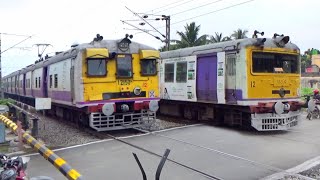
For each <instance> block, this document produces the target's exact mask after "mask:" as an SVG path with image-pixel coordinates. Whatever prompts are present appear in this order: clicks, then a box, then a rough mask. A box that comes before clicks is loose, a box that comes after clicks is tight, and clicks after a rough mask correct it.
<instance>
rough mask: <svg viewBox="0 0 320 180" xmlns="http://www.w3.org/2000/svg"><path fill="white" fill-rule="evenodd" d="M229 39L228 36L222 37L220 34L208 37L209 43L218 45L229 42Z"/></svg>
mask: <svg viewBox="0 0 320 180" xmlns="http://www.w3.org/2000/svg"><path fill="white" fill-rule="evenodd" d="M229 40H231V38H230V37H229V36H226V37H223V36H222V33H217V32H216V33H215V35H214V36H210V40H209V42H210V43H218V42H223V41H229Z"/></svg>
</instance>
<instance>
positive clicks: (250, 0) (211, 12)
mask: <svg viewBox="0 0 320 180" xmlns="http://www.w3.org/2000/svg"><path fill="white" fill-rule="evenodd" d="M252 1H255V0H249V1H244V2H241V3H238V4H234V5H231V6H227V7H224V8H221V9H217V10H214V11H210V12H207V13H204V14H200V15H197V16H194V17H191V18H187V19H184V20H181V21H177V22H173V23H171V25H175V24H179V23H181V22H184V21H188V20H190V19H195V18H198V17H201V16H205V15H208V14H213V13H216V12H219V11H222V10H226V9H230V8H233V7H236V6H240V5H243V4H247V3H249V2H252ZM163 27H165V26H160V27H156V28H158V29H159V28H163Z"/></svg>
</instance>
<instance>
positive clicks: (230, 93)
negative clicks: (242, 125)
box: [225, 53, 237, 103]
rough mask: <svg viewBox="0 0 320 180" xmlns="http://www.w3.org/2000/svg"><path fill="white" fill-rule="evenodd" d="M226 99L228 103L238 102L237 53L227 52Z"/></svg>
mask: <svg viewBox="0 0 320 180" xmlns="http://www.w3.org/2000/svg"><path fill="white" fill-rule="evenodd" d="M225 75H226V78H225V79H226V91H225V93H226V100H227V103H236V101H237V97H236V95H237V92H236V54H235V53H228V54H226V74H225Z"/></svg>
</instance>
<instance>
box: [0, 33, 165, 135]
mask: <svg viewBox="0 0 320 180" xmlns="http://www.w3.org/2000/svg"><path fill="white" fill-rule="evenodd" d="M158 59H159V51H157V50H155V49H153V48H151V47H149V46H146V45H143V44H139V43H135V42H131V40H130V38H129V36H128V35H126V37H125V38H124V39H122V40H103V38H102V36H97V38H94V40H93V41H92V42H91V43H86V44H79V45H75V46H72V48H71V49H70V50H68V51H65V52H61V53H57V54H56V55H55V56H53V57H48V58H46V59H45V60H43V61H40V62H37V63H36V64H33V65H31V66H28V67H26V68H24V69H21V70H19V71H16V72H13V73H11V74H9V75H8V76H5V77H4V78H3V82H4V90H5V96H6V97H9V98H13V99H16V100H19V101H21V102H23V103H26V104H29V105H32V106H34V103H35V98H43V97H50V98H51V100H52V108H51V110H50V111H49V113H50V114H52V115H54V116H58V117H60V118H63V119H64V120H67V121H74V122H76V123H78V124H81V125H86V126H90V127H91V128H93V129H95V130H97V131H105V130H116V129H123V128H131V127H137V126H141V125H142V124H146V123H148V122H152V121H153V120H154V119H155V113H156V111H157V110H158V101H159V99H160V98H159V91H158V89H159V87H158V84H159V82H158V75H157V60H158Z"/></svg>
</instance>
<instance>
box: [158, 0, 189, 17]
mask: <svg viewBox="0 0 320 180" xmlns="http://www.w3.org/2000/svg"><path fill="white" fill-rule="evenodd" d="M192 1H194V0H189V1H187V2H184V3H181V4H177V5H175V6H172V7H169V8H167V9H163V10H161V11H157V12H154V14H156V13H159V12H163V11H167V10H169V9H172V8H175V7H178V6H181V5H183V4H187V3H189V2H192Z"/></svg>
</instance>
